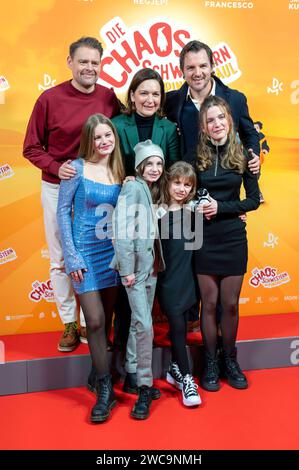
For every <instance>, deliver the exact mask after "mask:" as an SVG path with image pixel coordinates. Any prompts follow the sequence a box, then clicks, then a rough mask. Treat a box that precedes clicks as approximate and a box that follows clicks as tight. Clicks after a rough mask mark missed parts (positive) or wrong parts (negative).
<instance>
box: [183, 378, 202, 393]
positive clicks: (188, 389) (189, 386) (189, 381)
mask: <svg viewBox="0 0 299 470" xmlns="http://www.w3.org/2000/svg"><path fill="white" fill-rule="evenodd" d="M197 389H198V385H196V383H195V382H194V378H193V377H192V375H190V374H187V375H185V377H184V378H183V390H184V395H185V396H186V397H187V398H188V397H190V396H192V395H198V392H197Z"/></svg>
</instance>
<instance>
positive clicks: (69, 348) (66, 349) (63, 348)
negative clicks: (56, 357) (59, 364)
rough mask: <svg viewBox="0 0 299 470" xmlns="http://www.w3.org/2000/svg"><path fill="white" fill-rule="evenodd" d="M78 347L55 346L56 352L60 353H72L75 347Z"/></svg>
mask: <svg viewBox="0 0 299 470" xmlns="http://www.w3.org/2000/svg"><path fill="white" fill-rule="evenodd" d="M78 346H79V344H76V345H75V346H59V344H58V346H57V349H58V351H60V352H72V351H74V350H75V349H76V348H77V347H78Z"/></svg>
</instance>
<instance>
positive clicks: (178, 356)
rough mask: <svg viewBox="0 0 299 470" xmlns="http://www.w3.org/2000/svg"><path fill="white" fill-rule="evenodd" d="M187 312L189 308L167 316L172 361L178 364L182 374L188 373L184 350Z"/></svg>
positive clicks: (186, 357)
mask: <svg viewBox="0 0 299 470" xmlns="http://www.w3.org/2000/svg"><path fill="white" fill-rule="evenodd" d="M188 314H189V310H187V311H186V312H184V313H183V314H182V315H169V317H168V322H169V333H170V340H171V356H172V361H173V362H176V363H177V364H178V366H179V368H180V371H181V373H182V374H183V375H186V374H190V366H189V360H188V354H187V350H186V337H187V322H188V318H189V315H188Z"/></svg>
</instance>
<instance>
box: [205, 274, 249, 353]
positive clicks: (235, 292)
mask: <svg viewBox="0 0 299 470" xmlns="http://www.w3.org/2000/svg"><path fill="white" fill-rule="evenodd" d="M197 279H198V285H199V289H200V296H201V317H200V318H201V332H202V337H203V343H204V347H205V349H206V351H207V352H208V353H209V354H210V355H211V356H212V357H215V354H216V348H217V320H216V305H217V299H218V295H219V298H220V302H221V307H222V312H221V318H220V330H221V333H222V341H223V348H224V350H225V351H226V352H227V353H230V352H232V351H233V349H234V348H235V343H236V338H237V331H238V322H239V315H238V303H239V296H240V292H241V287H242V282H243V275H241V276H209V275H207V274H198V275H197Z"/></svg>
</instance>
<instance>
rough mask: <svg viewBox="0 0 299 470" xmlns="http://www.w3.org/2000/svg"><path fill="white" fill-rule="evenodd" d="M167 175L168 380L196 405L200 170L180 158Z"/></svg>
mask: <svg viewBox="0 0 299 470" xmlns="http://www.w3.org/2000/svg"><path fill="white" fill-rule="evenodd" d="M167 176H168V184H167V186H166V188H165V192H164V198H163V199H164V201H163V202H164V203H165V207H166V209H165V210H164V214H163V215H162V217H161V218H160V220H159V229H160V236H161V242H162V248H163V256H164V260H165V265H166V269H165V271H163V272H160V273H159V274H158V282H157V296H158V299H159V303H160V305H161V307H162V309H163V312H164V313H165V314H166V316H167V318H168V322H169V329H170V340H171V356H172V359H171V362H170V365H169V369H168V372H167V375H166V380H167V381H168V382H169V383H171V384H172V385H174V386H175V387H176V388H178V389H179V390H181V391H182V398H183V404H184V405H185V406H196V405H199V404H200V403H201V400H200V396H199V394H198V391H197V385H196V384H195V382H194V379H193V377H192V375H191V372H190V366H189V361H188V355H187V350H186V336H187V322H188V310H189V309H190V307H191V306H192V305H194V304H195V302H196V278H195V276H194V273H193V269H192V255H193V247H194V240H193V238H194V232H193V230H194V220H193V219H194V213H193V214H192V212H191V209H189V208H188V206H187V203H188V202H189V201H190V200H191V199H192V198H193V196H194V194H195V190H196V174H195V171H194V169H193V168H192V166H191V165H190V164H189V163H186V162H182V161H180V162H176V163H174V164H173V165H172V166H171V167H170V169H169V171H168V173H167ZM159 210H160V211H161V210H162V208H160V209H159Z"/></svg>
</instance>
